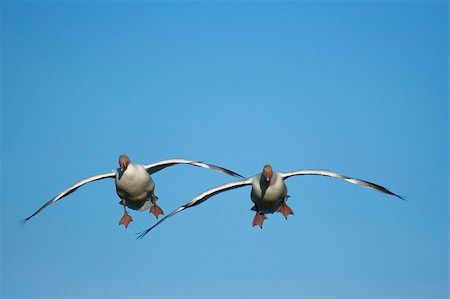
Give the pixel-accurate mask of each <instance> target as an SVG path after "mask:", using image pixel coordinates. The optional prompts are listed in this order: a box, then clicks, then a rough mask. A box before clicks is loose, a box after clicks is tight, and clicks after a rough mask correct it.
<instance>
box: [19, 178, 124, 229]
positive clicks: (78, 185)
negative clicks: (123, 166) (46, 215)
mask: <svg viewBox="0 0 450 299" xmlns="http://www.w3.org/2000/svg"><path fill="white" fill-rule="evenodd" d="M115 176H116V173H115V171H112V172H110V173H104V174H98V175H94V176H91V177H88V178H85V179H83V180H81V181H79V182H77V183H75V184H73V185H72V186H70V187H69V188H68V189H66V190H64V191H63V192H61V193H59V194H58V195H56V196H55V197H53V198H52V199H50V200H49V201H48V202H46V203H45V204H44V205H43V206H42V207H40V208H39V209H38V210H37V211H36V212H34V213H33V214H32V215H31V216H29V217H27V218H25V219H23V220H22V221H20V222H21V223H22V224H25V223H26V222H27V221H28V220H30V219H31V218H33V217H34V216H35V215H37V214H39V213H40V212H41V211H42V210H44V209H45V208H47V207H48V206H49V205H51V204H52V203H54V202H57V201H58V200H60V199H61V198H64V197H66V196H67V195H69V194H70V193H72V192H74V191H75V190H77V189H78V188H80V187H81V186H83V185H85V184H87V183H91V182H94V181H98V180H102V179H106V178H114V177H115Z"/></svg>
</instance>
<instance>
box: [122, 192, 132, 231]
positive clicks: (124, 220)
mask: <svg viewBox="0 0 450 299" xmlns="http://www.w3.org/2000/svg"><path fill="white" fill-rule="evenodd" d="M122 205H123V216H122V218H120V221H119V225H122V224H123V225H124V226H125V228H128V225H129V224H130V223H131V221H133V218H131V216H130V215H129V214H128V212H127V209H126V206H127V203H126V201H125V199H123V198H122Z"/></svg>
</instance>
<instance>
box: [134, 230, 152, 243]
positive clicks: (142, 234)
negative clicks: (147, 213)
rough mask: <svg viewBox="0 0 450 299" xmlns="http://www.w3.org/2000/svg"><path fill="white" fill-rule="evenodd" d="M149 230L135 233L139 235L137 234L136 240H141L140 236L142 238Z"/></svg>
mask: <svg viewBox="0 0 450 299" xmlns="http://www.w3.org/2000/svg"><path fill="white" fill-rule="evenodd" d="M149 231H150V230H149V229H147V230H144V231H141V232H139V233H136V234H135V235H139V236H137V238H136V240H142V238H144V237H145V235H146V234H147V233H148V232H149Z"/></svg>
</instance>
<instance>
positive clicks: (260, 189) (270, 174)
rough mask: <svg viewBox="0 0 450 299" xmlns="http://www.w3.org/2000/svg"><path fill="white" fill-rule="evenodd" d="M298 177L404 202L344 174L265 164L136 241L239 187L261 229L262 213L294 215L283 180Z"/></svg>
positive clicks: (195, 201)
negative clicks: (336, 180) (320, 179)
mask: <svg viewBox="0 0 450 299" xmlns="http://www.w3.org/2000/svg"><path fill="white" fill-rule="evenodd" d="M298 175H321V176H328V177H334V178H339V179H343V180H345V181H347V182H349V183H353V184H357V185H361V186H363V187H366V188H370V189H373V190H376V191H379V192H382V193H385V194H389V195H393V196H396V197H398V198H400V199H402V200H404V198H403V197H401V196H399V195H397V194H395V193H393V192H391V191H389V190H388V189H386V188H384V187H382V186H380V185H377V184H374V183H370V182H367V181H364V180H361V179H355V178H351V177H348V176H345V175H341V174H338V173H335V172H331V171H328V170H319V169H305V170H296V171H289V172H274V171H273V170H272V166H270V165H268V164H267V165H265V166H264V167H263V170H262V172H261V173H259V174H257V175H255V176H252V177H250V178H247V179H243V180H239V181H235V182H231V183H228V184H224V185H221V186H218V187H215V188H212V189H209V190H207V191H205V192H203V193H201V194H200V195H198V196H197V197H195V198H194V199H192V200H191V201H189V202H188V203H186V204H184V205H182V206H181V207H179V208H177V209H175V210H174V211H172V212H171V213H170V214H168V215H167V216H165V217H164V218H162V219H161V220H159V221H158V222H157V223H156V224H154V225H153V226H152V227H150V228H148V229H147V230H144V231H142V232H141V233H139V236H138V239H141V238H143V237H144V236H145V235H146V234H147V233H149V232H150V231H151V230H152V229H153V228H155V227H156V226H158V225H159V224H161V223H162V222H163V221H165V220H167V219H169V218H170V217H172V216H173V215H175V214H177V213H179V212H181V211H183V210H185V209H188V208H191V207H194V206H196V205H198V204H201V203H202V202H204V201H206V200H207V199H208V198H210V197H212V196H214V195H216V194H218V193H221V192H224V191H227V190H231V189H236V188H241V187H244V186H249V185H251V186H252V190H251V193H250V197H251V199H252V201H253V203H254V206H253V207H252V208H251V210H253V211H255V217H254V218H253V226H256V225H258V226H259V227H260V228H262V225H263V222H264V220H265V219H267V217H266V216H265V214H272V213H274V212H279V213H281V214H282V215H283V216H284V217H285V218H286V219H287V217H288V216H289V215H291V214H292V215H293V214H294V212H293V211H292V209H291V208H290V207H289V206H288V205H287V204H286V201H287V199H288V197H289V196H288V195H287V187H286V184H285V183H284V180H285V179H287V178H290V177H292V176H298Z"/></svg>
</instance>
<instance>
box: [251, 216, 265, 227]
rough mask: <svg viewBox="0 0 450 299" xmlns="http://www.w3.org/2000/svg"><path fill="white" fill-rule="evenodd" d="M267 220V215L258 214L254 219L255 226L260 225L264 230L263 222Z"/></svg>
mask: <svg viewBox="0 0 450 299" xmlns="http://www.w3.org/2000/svg"><path fill="white" fill-rule="evenodd" d="M266 219H267V217H266V215H264V214H261V213H259V212H256V214H255V217H254V218H253V226H256V225H258V226H259V227H260V228H261V229H262V226H263V222H264V220H266Z"/></svg>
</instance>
